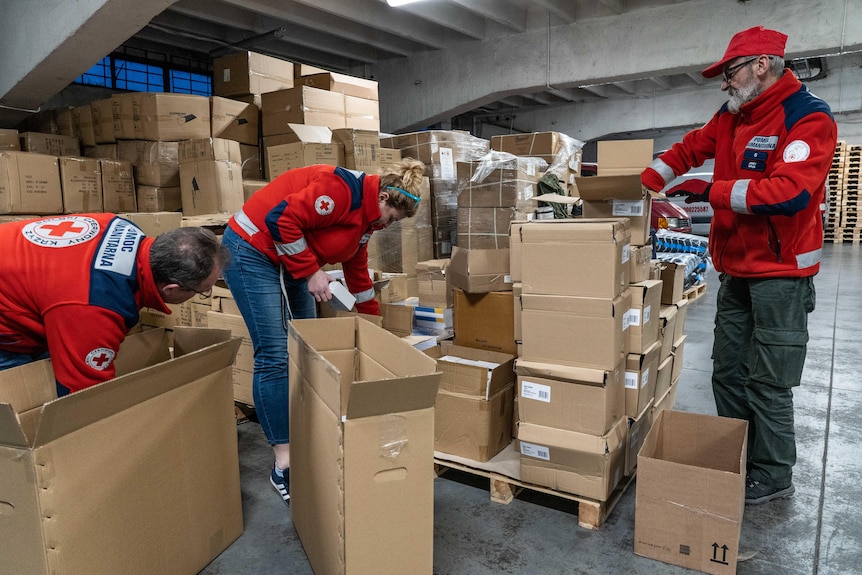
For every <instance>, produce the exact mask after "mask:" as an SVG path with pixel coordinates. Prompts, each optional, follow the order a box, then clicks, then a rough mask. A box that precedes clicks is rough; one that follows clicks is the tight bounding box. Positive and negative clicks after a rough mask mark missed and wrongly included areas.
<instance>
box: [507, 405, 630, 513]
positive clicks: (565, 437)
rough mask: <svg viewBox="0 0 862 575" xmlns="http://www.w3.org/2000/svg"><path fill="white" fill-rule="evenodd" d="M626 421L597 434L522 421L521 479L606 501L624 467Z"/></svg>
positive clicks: (519, 434)
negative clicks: (603, 433) (601, 433)
mask: <svg viewBox="0 0 862 575" xmlns="http://www.w3.org/2000/svg"><path fill="white" fill-rule="evenodd" d="M519 409H520V405H519ZM626 423H627V422H626V419H625V418H624V417H623V418H620V419H619V420H618V421H617V422H616V423H614V425H613V426H612V427H611V430H610V431H608V433H606V434H605V435H602V436H595V435H591V434H588V433H578V432H576V431H566V430H563V429H555V428H553V427H545V426H542V425H535V424H533V423H526V422H521V423H520V424H519V425H518V447H519V451H520V453H521V480H522V481H525V482H528V483H535V484H536V485H543V486H545V487H549V488H551V489H554V490H556V491H565V492H566V493H573V494H575V495H581V496H583V497H588V498H590V499H593V500H596V501H606V500H607V499H608V498H609V497H610V495H611V493H613V491H614V489H615V488H616V486H617V484H619V482H620V479H622V477H623V473H624V470H625V462H626V435H627V427H626Z"/></svg>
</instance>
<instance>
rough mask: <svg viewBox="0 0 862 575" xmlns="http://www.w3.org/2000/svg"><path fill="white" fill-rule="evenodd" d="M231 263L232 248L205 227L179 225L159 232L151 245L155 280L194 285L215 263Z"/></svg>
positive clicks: (203, 277) (203, 278)
mask: <svg viewBox="0 0 862 575" xmlns="http://www.w3.org/2000/svg"><path fill="white" fill-rule="evenodd" d="M229 263H230V252H229V251H228V249H227V247H225V246H223V245H221V243H220V242H219V240H218V238H217V237H216V235H215V234H214V233H212V232H211V231H210V230H208V229H206V228H198V227H190V228H177V229H175V230H170V231H167V232H165V233H163V234H159V236H158V237H157V238H156V240H155V241H154V242H153V245H152V247H151V248H150V268H151V269H152V270H153V279H155V281H156V283H161V284H170V283H175V284H179V286H180V287H181V288H183V289H194V288H196V287H198V286H199V285H200V284H201V282H203V281H204V280H205V279H207V278H208V277H209V276H210V274H211V273H212V271H213V268H214V267H215V266H220V268H221V269H224V268H225V267H227V265H228V264H229Z"/></svg>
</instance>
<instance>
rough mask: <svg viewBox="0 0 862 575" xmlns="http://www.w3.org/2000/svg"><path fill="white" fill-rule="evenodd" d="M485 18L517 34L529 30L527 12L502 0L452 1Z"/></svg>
mask: <svg viewBox="0 0 862 575" xmlns="http://www.w3.org/2000/svg"><path fill="white" fill-rule="evenodd" d="M451 1H452V2H453V3H454V4H458V5H459V6H461V7H463V8H466V9H467V10H470V11H471V12H473V13H474V14H478V15H479V16H482V17H483V18H487V19H488V20H492V21H494V22H496V23H497V24H500V25H501V26H504V27H506V28H508V29H509V30H513V31H515V32H524V31H525V30H526V29H527V10H526V9H525V8H519V7H518V6H515V5H513V4H509V3H508V2H500V0H451Z"/></svg>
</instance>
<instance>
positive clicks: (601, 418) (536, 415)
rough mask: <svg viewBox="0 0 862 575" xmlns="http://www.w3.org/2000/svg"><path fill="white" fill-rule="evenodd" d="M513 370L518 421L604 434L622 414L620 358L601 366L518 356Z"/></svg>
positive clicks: (622, 396) (622, 368)
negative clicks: (612, 364)
mask: <svg viewBox="0 0 862 575" xmlns="http://www.w3.org/2000/svg"><path fill="white" fill-rule="evenodd" d="M515 371H516V372H517V374H518V401H519V405H518V409H519V415H520V418H521V421H526V422H527V423H535V424H536V425H543V426H545V427H554V428H557V429H566V430H569V431H577V432H579V433H589V434H592V435H604V434H605V433H607V432H608V431H609V430H610V429H611V427H612V426H613V424H614V423H616V422H617V421H618V420H619V419H620V418H621V417H622V416H623V415H624V414H625V395H624V390H625V387H624V383H623V376H624V371H625V369H624V365H623V362H622V361H620V364H619V365H618V366H617V367H616V368H614V369H612V370H603V369H590V368H585V367H572V366H564V365H558V364H548V363H537V362H533V361H528V360H525V359H523V358H519V359H518V361H517V363H516V365H515Z"/></svg>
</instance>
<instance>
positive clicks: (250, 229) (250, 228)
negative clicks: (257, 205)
mask: <svg viewBox="0 0 862 575" xmlns="http://www.w3.org/2000/svg"><path fill="white" fill-rule="evenodd" d="M233 219H234V221H235V222H236V223H237V224H239V227H241V228H242V230H243V231H244V232H245V233H247V234H248V235H249V236H253V235H254V234H256V233H257V232H259V231H260V230H259V229H257V226H256V225H254V223H253V222H252V221H251V220H250V219H249V217H248V216H247V215H246V213H245V212H244V211H242V210H240V211H238V212H237V213H235V214H234V215H233Z"/></svg>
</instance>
